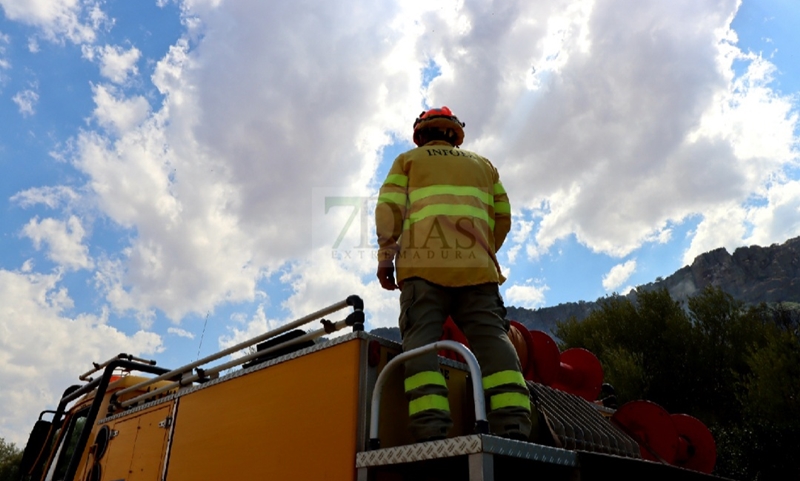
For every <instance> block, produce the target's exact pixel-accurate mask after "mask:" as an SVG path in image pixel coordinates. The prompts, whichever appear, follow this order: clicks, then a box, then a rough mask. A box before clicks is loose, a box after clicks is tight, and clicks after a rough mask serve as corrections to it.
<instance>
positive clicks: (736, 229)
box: [683, 203, 785, 265]
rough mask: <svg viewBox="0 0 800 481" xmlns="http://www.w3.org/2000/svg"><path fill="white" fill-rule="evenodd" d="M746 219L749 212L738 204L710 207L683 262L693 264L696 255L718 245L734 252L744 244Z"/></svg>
mask: <svg viewBox="0 0 800 481" xmlns="http://www.w3.org/2000/svg"><path fill="white" fill-rule="evenodd" d="M746 220H747V212H746V211H745V209H744V208H743V207H741V206H740V205H737V204H732V203H731V204H722V205H719V206H714V207H713V208H709V209H708V210H707V211H706V212H704V213H703V220H702V221H701V222H700V224H698V226H697V229H695V232H694V236H693V237H692V242H691V244H690V245H689V248H688V249H687V250H686V252H684V254H683V264H684V265H691V263H692V262H693V261H694V258H695V257H697V256H699V255H700V254H702V253H704V252H708V251H710V250H713V249H716V248H718V247H725V248H726V249H728V252H733V250H735V249H736V247H739V246H741V245H742V239H744V237H745V234H746V233H747V226H746V224H745V222H746ZM784 240H785V239H784Z"/></svg>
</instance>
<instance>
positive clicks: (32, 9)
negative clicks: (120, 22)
mask: <svg viewBox="0 0 800 481" xmlns="http://www.w3.org/2000/svg"><path fill="white" fill-rule="evenodd" d="M99 3H100V2H98V1H97V0H35V1H31V0H0V6H2V7H3V12H4V13H5V16H6V17H7V18H8V19H9V20H12V21H17V22H22V23H25V24H28V25H31V26H34V27H37V28H39V29H40V30H41V33H42V35H43V36H44V37H45V38H47V39H48V40H51V41H63V40H64V39H66V40H69V41H70V42H73V43H84V42H92V41H93V40H94V39H95V36H96V32H97V30H98V28H100V27H101V26H102V25H103V24H105V23H107V22H108V18H107V17H106V15H105V14H104V13H103V12H102V10H100V6H99Z"/></svg>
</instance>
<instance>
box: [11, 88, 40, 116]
mask: <svg viewBox="0 0 800 481" xmlns="http://www.w3.org/2000/svg"><path fill="white" fill-rule="evenodd" d="M11 100H13V101H14V103H15V104H17V108H18V109H19V113H21V114H22V116H23V117H28V116H30V115H33V114H35V113H36V108H35V107H36V103H37V102H38V101H39V94H38V93H36V92H35V91H33V90H30V89H25V90H20V91H19V92H17V93H16V95H14V96H13V97H11Z"/></svg>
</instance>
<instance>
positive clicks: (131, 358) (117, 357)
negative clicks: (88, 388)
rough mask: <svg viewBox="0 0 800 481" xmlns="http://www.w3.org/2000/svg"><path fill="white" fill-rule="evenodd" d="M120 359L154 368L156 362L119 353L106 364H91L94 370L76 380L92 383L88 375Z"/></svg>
mask: <svg viewBox="0 0 800 481" xmlns="http://www.w3.org/2000/svg"><path fill="white" fill-rule="evenodd" d="M120 359H121V360H127V361H136V362H141V363H142V364H148V365H150V366H155V365H156V362H155V361H154V360H152V359H143V358H141V357H136V356H134V355H133V354H125V353H124V352H123V353H120V354H118V355H116V356H114V357H112V358H111V359H109V360H108V361H106V362H103V363H100V364H98V363H96V362H93V363H92V365H93V366H94V368H93V369H90V370H88V371H86V372H85V373H83V374H81V375H80V376H78V379H80V380H81V381H92V378H90V377H89V376H90V375H92V374H94V373H96V372H97V371H100V370H101V369H103V368H105V367H106V366H108V365H109V364H111V363H112V362H114V361H118V360H120Z"/></svg>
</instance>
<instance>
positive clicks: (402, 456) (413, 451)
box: [356, 435, 482, 468]
mask: <svg viewBox="0 0 800 481" xmlns="http://www.w3.org/2000/svg"><path fill="white" fill-rule="evenodd" d="M481 446H482V443H481V438H480V436H479V435H472V436H459V437H457V438H449V439H442V440H441V441H429V442H425V443H417V444H409V445H406V446H397V447H393V448H385V449H377V450H375V451H366V452H363V453H358V454H357V455H356V468H363V467H368V466H386V465H389V464H401V463H410V462H414V461H424V460H426V459H438V458H449V457H453V456H460V455H463V454H473V453H479V452H481Z"/></svg>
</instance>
